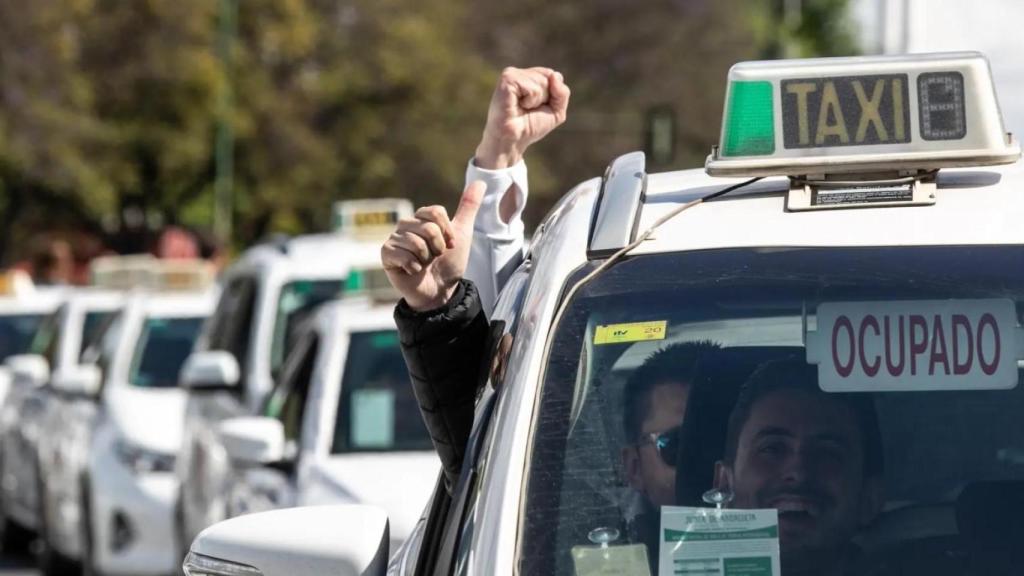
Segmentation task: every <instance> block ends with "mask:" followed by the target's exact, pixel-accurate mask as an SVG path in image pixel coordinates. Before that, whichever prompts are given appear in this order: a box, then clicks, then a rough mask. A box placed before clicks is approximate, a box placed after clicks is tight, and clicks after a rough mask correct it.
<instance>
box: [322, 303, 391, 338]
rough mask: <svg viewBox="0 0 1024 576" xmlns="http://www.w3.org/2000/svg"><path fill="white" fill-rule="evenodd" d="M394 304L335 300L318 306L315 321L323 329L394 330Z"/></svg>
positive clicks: (346, 330)
mask: <svg viewBox="0 0 1024 576" xmlns="http://www.w3.org/2000/svg"><path fill="white" fill-rule="evenodd" d="M394 311H395V308H394V305H393V304H391V305H387V304H381V303H377V302H373V301H370V300H336V301H334V302H329V303H327V304H324V305H323V306H321V307H320V309H319V310H318V311H317V315H316V323H317V325H319V326H321V327H322V328H323V329H325V330H338V331H341V332H365V331H369V330H388V329H392V330H395V329H396V328H395V320H394Z"/></svg>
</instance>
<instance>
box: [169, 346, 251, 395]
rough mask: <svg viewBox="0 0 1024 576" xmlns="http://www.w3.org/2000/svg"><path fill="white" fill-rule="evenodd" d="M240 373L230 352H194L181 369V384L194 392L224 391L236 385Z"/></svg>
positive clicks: (236, 361)
mask: <svg viewBox="0 0 1024 576" xmlns="http://www.w3.org/2000/svg"><path fill="white" fill-rule="evenodd" d="M240 374H241V371H240V370H239V368H238V360H236V359H235V356H234V355H233V354H231V353H230V352H225V351H223V350H207V351H204V352H194V353H192V355H191V356H189V357H188V359H187V360H185V365H184V366H183V367H182V369H181V382H182V385H184V386H185V387H186V388H191V389H194V390H225V389H232V388H234V387H235V386H237V385H238V381H239V379H240Z"/></svg>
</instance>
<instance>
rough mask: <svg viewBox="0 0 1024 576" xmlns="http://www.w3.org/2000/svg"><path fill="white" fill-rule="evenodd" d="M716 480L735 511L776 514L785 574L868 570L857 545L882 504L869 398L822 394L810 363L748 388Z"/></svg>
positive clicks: (780, 367) (766, 372)
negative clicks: (857, 536)
mask: <svg viewBox="0 0 1024 576" xmlns="http://www.w3.org/2000/svg"><path fill="white" fill-rule="evenodd" d="M715 477H716V480H715V488H717V489H718V490H720V491H723V492H728V493H731V494H732V495H733V500H732V504H731V506H732V507H734V508H741V509H742V508H747V509H765V508H774V509H776V510H778V513H779V544H780V549H781V553H782V557H781V561H782V566H783V568H784V570H785V574H786V575H787V576H793V575H797V576H799V575H804V574H807V575H814V576H847V575H851V574H859V573H861V572H860V570H861V569H862V567H861V566H860V564H861V562H862V561H863V560H862V559H861V558H860V554H859V550H858V549H857V547H856V546H855V545H854V544H853V543H852V541H851V539H852V538H853V536H854V535H855V534H856V533H857V531H858V530H859V529H860V528H862V527H864V526H865V525H867V524H868V523H870V522H871V521H872V520H873V519H874V517H875V516H876V515H877V514H878V512H879V510H880V507H881V504H882V502H883V500H882V489H881V487H882V445H881V434H880V432H879V428H878V419H877V416H876V414H875V410H874V406H873V404H872V400H871V398H870V396H866V395H855V394H827V393H825V392H823V391H821V389H820V388H819V387H818V380H817V368H816V367H814V366H811V365H808V364H807V363H806V362H803V361H802V359H787V360H778V361H773V362H769V363H767V364H765V365H764V366H762V367H760V368H759V369H758V370H757V371H755V372H754V374H752V375H751V376H750V378H749V379H748V380H747V382H746V383H745V384H744V385H743V388H742V389H741V391H740V395H739V399H738V400H737V403H736V406H735V407H734V409H733V411H732V414H731V416H730V418H729V424H728V432H727V436H726V449H725V454H724V456H723V458H722V460H721V461H720V462H718V463H717V464H716V470H715Z"/></svg>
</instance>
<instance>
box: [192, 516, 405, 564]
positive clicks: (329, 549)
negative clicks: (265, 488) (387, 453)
mask: <svg viewBox="0 0 1024 576" xmlns="http://www.w3.org/2000/svg"><path fill="white" fill-rule="evenodd" d="M388 532H389V531H388V516H387V514H386V513H385V512H384V511H383V510H381V509H380V508H376V507H374V506H362V505H346V506H308V507H302V508H286V509H283V510H273V511H270V512H260V513H256V514H247V515H245V516H239V517H237V518H232V519H230V520H225V521H224V522H220V523H218V524H214V525H213V526H211V527H209V528H207V529H206V530H203V531H202V532H201V533H200V534H199V536H197V537H196V539H195V541H194V542H192V548H191V549H190V550H189V553H188V557H187V558H185V564H184V565H183V566H182V567H183V568H184V570H185V574H186V575H187V576H200V575H210V574H225V575H227V574H252V575H254V576H255V575H257V574H258V575H262V576H323V575H324V574H332V575H335V576H384V573H385V570H386V569H387V560H388V540H389V536H388Z"/></svg>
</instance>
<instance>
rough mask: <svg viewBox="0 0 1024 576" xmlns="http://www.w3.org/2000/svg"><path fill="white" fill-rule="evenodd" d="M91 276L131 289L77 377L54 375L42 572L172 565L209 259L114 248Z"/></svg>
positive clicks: (43, 483)
mask: <svg viewBox="0 0 1024 576" xmlns="http://www.w3.org/2000/svg"><path fill="white" fill-rule="evenodd" d="M92 272H93V274H92V275H93V280H94V282H97V283H99V284H102V285H106V286H107V287H117V288H121V289H131V290H130V292H128V293H127V295H126V299H125V305H124V307H123V308H122V309H121V310H120V311H119V312H118V313H117V315H116V316H114V317H113V318H112V319H111V321H110V322H109V323H108V324H107V325H106V326H105V327H104V329H103V332H102V334H101V335H100V336H99V338H98V339H97V341H96V342H94V344H93V345H92V346H91V347H90V348H89V349H88V350H86V352H85V356H84V357H83V360H84V361H85V362H86V364H87V366H86V367H83V368H82V369H81V370H80V375H79V377H77V378H75V379H68V380H66V381H64V382H61V383H59V386H55V391H56V392H57V393H56V394H54V395H53V397H52V398H51V401H50V407H49V409H48V410H47V415H46V419H45V422H44V424H43V426H44V428H45V429H46V430H47V431H48V433H47V434H45V435H44V436H43V437H42V438H41V439H40V440H39V448H38V452H39V469H40V475H41V479H40V487H41V490H42V492H41V494H40V506H39V508H40V514H41V516H42V518H41V519H42V522H41V526H42V529H41V530H40V534H39V540H40V543H41V544H42V546H41V553H40V555H39V556H40V564H41V568H42V569H43V571H44V573H47V574H59V573H66V572H68V571H71V570H77V569H79V568H80V567H81V568H84V571H85V572H86V573H89V574H95V573H103V574H169V573H171V572H173V570H174V568H175V565H176V564H177V557H176V551H175V547H174V546H170V545H168V543H169V542H173V534H174V522H173V512H174V499H175V498H176V497H177V492H178V489H177V482H176V478H175V476H174V459H175V455H176V453H177V450H178V449H179V448H180V447H181V437H182V429H181V426H182V423H183V422H184V417H185V393H184V391H183V390H182V389H180V388H179V387H178V372H179V371H180V369H181V365H182V363H183V362H184V361H185V358H186V357H187V356H188V354H189V353H190V352H191V351H192V347H193V345H194V343H195V341H196V338H197V336H198V334H199V329H200V326H201V324H202V322H203V321H204V320H205V319H206V318H207V317H208V316H209V315H210V313H211V312H212V311H213V306H214V304H215V303H216V296H217V293H216V290H215V288H213V286H212V285H211V284H212V280H213V270H212V267H211V266H210V265H209V264H208V263H206V262H201V261H185V260H182V261H178V260H158V259H156V258H151V257H135V256H133V257H108V258H103V259H99V260H97V261H94V262H93V265H92Z"/></svg>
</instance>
